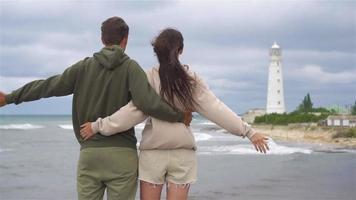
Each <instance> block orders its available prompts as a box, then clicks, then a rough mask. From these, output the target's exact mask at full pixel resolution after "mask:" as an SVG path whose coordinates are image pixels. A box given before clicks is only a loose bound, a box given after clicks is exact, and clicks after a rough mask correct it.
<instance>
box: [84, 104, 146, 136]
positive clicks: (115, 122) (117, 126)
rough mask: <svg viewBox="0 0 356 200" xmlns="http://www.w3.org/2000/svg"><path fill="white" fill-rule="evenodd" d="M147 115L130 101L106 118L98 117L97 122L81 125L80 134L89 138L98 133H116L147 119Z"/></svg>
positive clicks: (107, 134)
mask: <svg viewBox="0 0 356 200" xmlns="http://www.w3.org/2000/svg"><path fill="white" fill-rule="evenodd" d="M146 118H147V115H145V114H144V113H143V112H142V111H141V110H139V109H138V108H137V107H136V106H135V105H134V104H133V103H132V101H130V102H129V103H128V104H126V106H124V107H122V108H120V110H118V111H116V112H115V113H114V114H112V115H110V116H107V117H105V118H98V119H97V120H96V121H95V122H88V123H85V124H83V125H82V126H81V130H80V134H81V136H82V137H83V138H84V139H85V140H87V139H89V138H90V137H91V136H93V135H94V134H96V133H99V132H100V133H101V134H102V135H105V136H110V135H114V134H117V133H120V132H123V131H126V130H128V129H130V128H132V127H134V126H135V125H137V124H139V123H141V122H143V121H145V119H146Z"/></svg>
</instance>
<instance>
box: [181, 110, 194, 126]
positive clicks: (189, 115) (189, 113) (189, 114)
mask: <svg viewBox="0 0 356 200" xmlns="http://www.w3.org/2000/svg"><path fill="white" fill-rule="evenodd" d="M192 120H193V115H192V111H191V110H188V111H186V112H185V113H184V121H183V123H184V124H185V125H186V126H190V123H191V122H192Z"/></svg>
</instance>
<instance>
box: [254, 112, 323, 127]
mask: <svg viewBox="0 0 356 200" xmlns="http://www.w3.org/2000/svg"><path fill="white" fill-rule="evenodd" d="M329 115H330V113H322V114H320V115H315V114H311V113H299V112H292V113H288V114H286V113H284V114H277V113H272V114H266V115H262V116H259V117H256V118H255V121H254V123H256V124H261V123H264V124H273V125H288V124H290V123H306V122H308V123H310V122H319V121H320V120H323V119H326V118H327V117H328V116H329Z"/></svg>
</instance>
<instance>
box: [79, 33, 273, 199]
mask: <svg viewBox="0 0 356 200" xmlns="http://www.w3.org/2000/svg"><path fill="white" fill-rule="evenodd" d="M152 46H153V49H154V52H155V53H156V55H157V58H158V61H159V66H158V67H154V68H152V69H151V70H149V71H148V72H147V77H148V80H149V82H150V84H151V86H152V87H153V88H154V89H155V90H156V92H157V93H159V94H160V95H161V96H162V97H163V98H164V99H165V100H166V101H167V103H169V104H170V105H171V106H172V107H174V108H176V109H178V110H182V111H187V110H190V111H194V112H198V113H200V114H201V115H202V116H204V117H205V118H207V119H209V120H210V121H212V122H214V123H216V124H218V125H220V126H221V127H223V128H224V129H226V130H228V131H229V132H231V133H232V134H235V135H240V136H243V137H245V136H247V137H248V138H249V139H250V140H251V141H252V143H253V144H254V145H255V148H256V150H257V151H260V152H264V153H265V152H266V150H268V146H267V143H266V140H267V138H265V137H264V136H262V135H261V134H258V133H256V132H255V131H254V130H253V129H251V127H250V126H249V125H248V124H247V123H245V122H243V121H242V120H241V118H240V117H239V116H237V115H236V114H235V113H234V112H233V111H232V110H231V109H229V108H228V107H227V106H226V105H225V104H224V103H222V102H221V101H220V100H219V99H218V98H217V97H216V96H215V95H214V94H213V93H212V92H211V91H210V90H209V89H208V87H207V85H206V84H205V83H204V82H203V81H202V79H200V78H199V77H198V76H197V74H195V73H194V72H192V71H190V70H189V67H188V66H185V65H182V64H181V63H180V62H179V55H181V54H182V52H183V36H182V34H181V33H180V32H179V31H177V30H175V29H171V28H168V29H165V30H163V31H162V32H161V33H160V34H159V35H158V37H157V38H156V39H155V41H154V42H153V43H152ZM146 118H147V121H146V125H145V128H144V130H143V132H142V140H141V143H140V147H139V149H140V155H139V180H140V191H141V194H140V196H141V199H142V200H144V199H157V200H158V199H160V197H161V191H162V188H163V185H164V184H167V198H168V199H179V200H184V199H187V197H188V192H189V187H190V184H191V183H193V182H195V181H196V176H197V160H196V153H195V150H196V144H195V140H194V136H193V134H192V132H191V129H190V128H189V127H188V126H185V125H184V124H182V123H169V122H166V121H161V120H158V119H155V118H152V117H148V116H145V114H144V113H142V112H141V111H140V110H138V109H137V108H136V107H135V106H134V105H133V104H132V102H130V103H128V104H127V105H126V106H124V107H122V108H121V109H120V110H119V111H117V112H116V113H114V114H113V115H111V116H109V117H106V118H104V119H101V118H99V119H98V120H97V121H96V122H93V123H86V124H84V125H82V130H81V135H82V137H83V138H84V139H89V138H90V137H91V136H93V135H94V134H96V133H98V132H100V133H101V134H103V135H106V136H109V135H112V134H115V133H119V132H122V131H124V130H127V129H130V128H131V127H133V126H134V125H136V124H138V123H141V122H143V121H144V120H145V119H146Z"/></svg>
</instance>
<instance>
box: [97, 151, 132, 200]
mask: <svg viewBox="0 0 356 200" xmlns="http://www.w3.org/2000/svg"><path fill="white" fill-rule="evenodd" d="M103 156H104V157H105V160H107V161H109V162H107V163H102V165H104V164H105V165H107V167H106V168H105V169H106V171H103V172H102V174H103V178H104V180H105V181H104V184H105V185H106V187H107V197H108V200H134V199H135V196H136V190H137V172H138V166H137V165H138V158H137V151H136V150H134V149H129V148H119V147H117V148H116V147H115V148H109V149H107V150H106V154H105V155H103Z"/></svg>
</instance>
